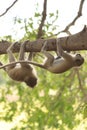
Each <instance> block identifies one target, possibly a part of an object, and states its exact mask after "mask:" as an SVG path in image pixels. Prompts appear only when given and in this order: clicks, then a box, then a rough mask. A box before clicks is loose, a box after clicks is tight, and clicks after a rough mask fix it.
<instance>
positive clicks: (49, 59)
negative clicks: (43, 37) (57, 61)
mask: <svg viewBox="0 0 87 130" xmlns="http://www.w3.org/2000/svg"><path fill="white" fill-rule="evenodd" d="M46 44H47V41H45V43H44V45H43V47H42V49H41V52H42V53H43V54H44V55H45V56H46V57H47V59H46V61H45V64H44V65H45V66H50V65H51V64H52V63H53V61H54V56H53V55H51V54H50V53H48V52H47V51H46V48H47V46H46Z"/></svg>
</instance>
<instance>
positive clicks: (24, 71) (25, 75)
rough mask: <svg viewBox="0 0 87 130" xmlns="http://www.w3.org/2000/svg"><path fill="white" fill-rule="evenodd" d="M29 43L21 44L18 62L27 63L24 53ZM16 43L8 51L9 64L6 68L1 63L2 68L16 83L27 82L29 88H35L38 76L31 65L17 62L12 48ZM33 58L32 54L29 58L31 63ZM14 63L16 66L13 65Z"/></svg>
mask: <svg viewBox="0 0 87 130" xmlns="http://www.w3.org/2000/svg"><path fill="white" fill-rule="evenodd" d="M26 43H27V41H25V42H24V43H22V44H21V47H20V52H19V59H18V61H22V60H24V61H25V58H24V53H25V51H24V50H25V45H26ZM15 44H16V43H13V44H11V45H10V47H9V48H8V49H7V54H8V57H9V64H8V65H6V66H4V65H3V64H2V63H1V62H0V65H2V66H0V68H3V69H4V70H5V71H6V72H7V74H8V75H9V77H10V78H12V79H13V80H15V81H20V82H25V83H26V84H27V85H28V86H30V87H31V88H33V87H34V86H35V85H36V84H37V74H36V71H35V69H34V68H33V67H32V66H31V65H29V64H28V63H27V62H25V63H21V62H18V63H19V64H17V62H16V61H15V57H14V55H13V53H12V48H13V46H14V45H15ZM32 57H33V53H32V52H31V53H30V54H29V56H28V59H27V60H28V61H31V60H32ZM13 63H14V64H13Z"/></svg>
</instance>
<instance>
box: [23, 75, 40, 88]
mask: <svg viewBox="0 0 87 130" xmlns="http://www.w3.org/2000/svg"><path fill="white" fill-rule="evenodd" d="M24 82H25V83H26V84H27V85H28V86H29V87H31V88H34V87H35V85H36V84H37V78H36V77H28V78H26V79H25V81H24Z"/></svg>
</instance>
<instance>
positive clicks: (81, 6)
mask: <svg viewBox="0 0 87 130" xmlns="http://www.w3.org/2000/svg"><path fill="white" fill-rule="evenodd" d="M84 1H85V0H81V2H80V6H79V11H78V13H77V15H76V17H75V18H74V19H73V20H72V22H71V23H69V24H68V25H67V26H66V27H65V29H64V30H62V31H60V32H59V33H58V34H60V33H62V32H66V33H67V34H69V35H71V33H70V32H69V28H70V27H71V26H73V25H74V24H75V22H76V20H77V19H78V18H79V17H81V16H82V9H83V4H84ZM58 34H56V35H58Z"/></svg>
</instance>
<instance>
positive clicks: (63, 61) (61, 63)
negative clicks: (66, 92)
mask: <svg viewBox="0 0 87 130" xmlns="http://www.w3.org/2000/svg"><path fill="white" fill-rule="evenodd" d="M56 46H57V53H58V54H59V56H58V57H57V58H54V56H53V55H52V54H50V53H48V52H47V51H46V49H47V41H45V42H44V44H43V46H42V49H41V52H42V53H43V54H44V55H45V57H46V60H45V62H44V63H43V64H38V63H35V62H31V61H18V62H16V63H19V62H20V63H25V62H27V63H29V64H32V65H35V66H38V67H40V68H43V69H46V70H48V71H50V72H52V73H55V74H59V73H63V72H65V71H67V70H69V69H71V68H72V67H78V66H80V65H82V64H83V63H84V58H83V57H82V56H81V55H80V54H75V55H72V54H70V53H67V52H65V51H64V50H63V49H62V47H61V45H60V41H59V40H58V39H56ZM12 64H13V65H14V64H15V62H14V63H12ZM9 65H10V64H7V65H4V66H2V67H0V68H5V67H6V66H9Z"/></svg>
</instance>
